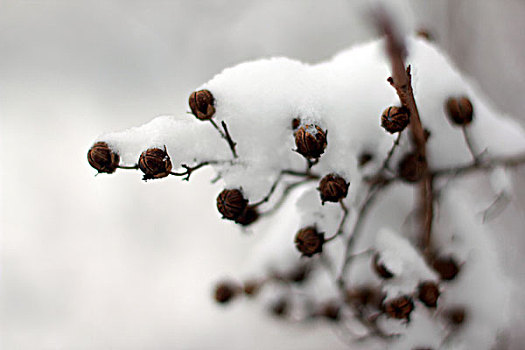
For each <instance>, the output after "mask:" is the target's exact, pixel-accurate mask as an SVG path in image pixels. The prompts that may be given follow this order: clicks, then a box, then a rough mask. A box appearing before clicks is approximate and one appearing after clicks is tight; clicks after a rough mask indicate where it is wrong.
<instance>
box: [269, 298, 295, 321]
mask: <svg viewBox="0 0 525 350" xmlns="http://www.w3.org/2000/svg"><path fill="white" fill-rule="evenodd" d="M270 311H271V313H272V314H273V315H274V316H276V317H286V315H288V313H289V312H290V303H289V302H288V300H287V299H285V298H284V297H283V298H280V299H279V300H277V301H276V302H274V303H273V304H272V305H271V307H270Z"/></svg>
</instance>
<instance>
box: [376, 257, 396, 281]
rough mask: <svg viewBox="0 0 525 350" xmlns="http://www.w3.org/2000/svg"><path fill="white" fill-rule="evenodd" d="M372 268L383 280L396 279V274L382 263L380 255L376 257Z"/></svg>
mask: <svg viewBox="0 0 525 350" xmlns="http://www.w3.org/2000/svg"><path fill="white" fill-rule="evenodd" d="M372 267H373V268H374V271H375V272H376V273H377V274H378V275H379V277H381V278H384V279H389V278H392V277H394V274H393V273H392V272H391V271H390V270H388V268H387V267H386V266H385V264H384V263H383V262H382V261H381V257H380V256H379V253H377V254H375V255H374V259H373V260H372Z"/></svg>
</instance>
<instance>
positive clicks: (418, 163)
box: [397, 153, 425, 182]
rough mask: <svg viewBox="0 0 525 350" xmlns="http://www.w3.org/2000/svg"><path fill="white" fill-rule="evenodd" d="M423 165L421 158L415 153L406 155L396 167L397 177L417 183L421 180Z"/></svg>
mask: <svg viewBox="0 0 525 350" xmlns="http://www.w3.org/2000/svg"><path fill="white" fill-rule="evenodd" d="M424 171H425V165H424V162H423V158H422V157H421V156H420V155H418V154H416V153H408V154H407V155H405V156H404V157H403V159H401V161H400V162H399V165H398V169H397V172H398V175H399V177H401V178H402V179H403V180H405V181H407V182H418V181H419V180H421V179H422V178H423V175H424Z"/></svg>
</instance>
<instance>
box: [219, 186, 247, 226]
mask: <svg viewBox="0 0 525 350" xmlns="http://www.w3.org/2000/svg"><path fill="white" fill-rule="evenodd" d="M247 205H248V201H247V200H246V199H245V198H244V197H243V195H242V192H241V191H239V190H235V189H234V190H223V191H222V192H221V193H219V195H218V196H217V209H219V213H221V214H222V217H223V218H225V219H228V220H235V219H238V218H239V217H240V216H241V215H242V213H244V210H245V209H246V206H247Z"/></svg>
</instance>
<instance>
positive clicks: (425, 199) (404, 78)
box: [375, 11, 434, 252]
mask: <svg viewBox="0 0 525 350" xmlns="http://www.w3.org/2000/svg"><path fill="white" fill-rule="evenodd" d="M375 18H376V22H377V26H378V28H379V29H380V31H381V32H382V33H383V34H384V35H385V37H386V51H387V54H388V57H389V59H390V63H391V67H392V76H391V77H390V78H388V82H389V83H390V85H392V87H393V88H394V89H395V90H396V93H397V95H398V97H399V100H400V101H401V104H402V105H403V106H404V107H405V108H406V109H408V112H409V115H410V131H411V134H412V142H413V143H414V146H415V148H416V152H417V154H418V156H419V157H420V159H421V166H422V172H423V178H422V180H421V181H420V188H419V201H420V204H419V207H421V208H422V209H423V210H422V215H421V218H420V225H421V229H420V230H421V231H420V232H421V233H420V235H421V247H422V249H423V251H424V252H428V251H429V245H430V236H431V232H432V219H433V216H434V213H433V192H432V187H433V178H432V175H431V174H430V172H429V170H428V162H427V152H426V137H425V131H424V129H423V125H422V124H421V119H420V117H419V111H418V109H417V105H416V101H415V99H414V91H413V89H412V76H411V74H410V66H408V67H406V66H405V61H404V58H405V56H406V47H405V44H404V42H403V39H402V38H400V37H399V36H398V34H397V32H396V30H395V28H394V25H393V23H392V21H391V19H390V17H389V16H388V15H387V14H386V13H385V12H384V11H378V12H377V13H376V16H375ZM405 67H406V68H405Z"/></svg>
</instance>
